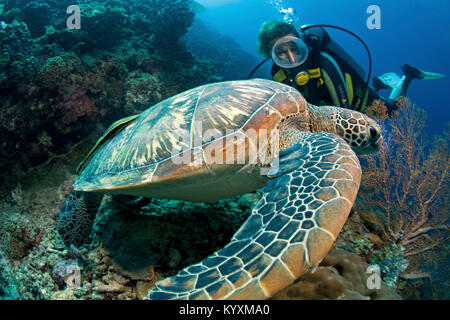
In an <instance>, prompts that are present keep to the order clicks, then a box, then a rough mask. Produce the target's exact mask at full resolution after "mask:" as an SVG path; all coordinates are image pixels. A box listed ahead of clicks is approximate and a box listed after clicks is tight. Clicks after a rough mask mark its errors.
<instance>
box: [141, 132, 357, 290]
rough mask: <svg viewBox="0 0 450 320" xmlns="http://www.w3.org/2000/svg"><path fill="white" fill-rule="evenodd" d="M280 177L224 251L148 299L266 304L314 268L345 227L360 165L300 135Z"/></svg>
mask: <svg viewBox="0 0 450 320" xmlns="http://www.w3.org/2000/svg"><path fill="white" fill-rule="evenodd" d="M294 140H295V143H296V144H295V145H292V146H291V147H289V148H287V149H285V150H283V151H282V152H280V162H279V163H280V165H279V168H278V172H277V173H276V174H275V175H274V176H273V179H272V180H271V181H270V182H269V183H268V184H267V185H266V187H265V188H264V190H263V191H264V195H263V197H262V198H261V200H260V202H259V203H258V204H257V206H256V207H255V208H254V209H253V212H252V214H251V215H250V217H249V218H248V220H247V221H246V222H245V223H244V224H243V225H242V227H241V228H240V229H239V230H238V231H237V232H236V234H235V235H234V236H233V238H232V240H231V242H230V243H229V244H228V245H227V246H225V248H223V249H222V250H219V251H217V252H215V253H214V254H213V255H211V256H209V257H208V258H207V259H205V260H203V261H202V262H200V263H198V264H195V265H192V266H190V267H187V268H185V269H183V270H181V271H180V272H179V273H178V274H177V275H175V276H172V277H169V278H166V279H164V280H162V281H159V282H158V283H156V287H155V288H153V289H152V290H151V291H150V292H149V294H148V296H147V298H149V299H265V298H268V297H271V296H272V295H273V294H275V293H276V292H277V291H279V290H281V289H283V288H285V287H286V286H288V285H289V284H290V283H292V282H293V281H294V280H295V279H297V278H298V277H300V276H301V275H302V274H303V273H305V272H306V271H307V270H308V269H309V268H312V267H314V266H316V265H318V264H319V262H320V261H321V260H322V259H323V258H324V257H325V255H326V254H327V252H328V250H329V249H330V248H331V246H332V244H333V242H334V240H335V238H336V236H337V235H338V233H339V231H340V230H341V228H342V226H343V225H344V223H345V221H346V219H347V216H348V214H349V212H350V209H351V207H352V204H353V202H354V200H355V198H356V194H357V192H358V188H359V183H360V179H361V168H360V165H359V161H358V158H357V157H356V155H355V153H354V152H353V151H352V150H351V148H350V146H349V145H348V144H347V143H346V142H345V141H344V140H343V139H341V138H340V137H338V136H336V135H333V134H329V133H306V132H299V133H298V134H297V135H296V137H295V139H294Z"/></svg>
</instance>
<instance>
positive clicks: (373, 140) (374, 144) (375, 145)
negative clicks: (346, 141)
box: [368, 123, 383, 152]
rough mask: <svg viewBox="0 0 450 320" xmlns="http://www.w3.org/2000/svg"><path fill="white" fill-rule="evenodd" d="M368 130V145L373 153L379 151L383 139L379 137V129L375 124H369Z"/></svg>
mask: <svg viewBox="0 0 450 320" xmlns="http://www.w3.org/2000/svg"><path fill="white" fill-rule="evenodd" d="M368 129H369V144H370V147H371V149H372V150H373V152H376V151H378V150H380V148H381V146H382V145H383V137H382V135H381V129H380V128H379V127H378V126H377V125H376V124H375V123H371V124H369V126H368Z"/></svg>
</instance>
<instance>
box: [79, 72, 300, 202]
mask: <svg viewBox="0 0 450 320" xmlns="http://www.w3.org/2000/svg"><path fill="white" fill-rule="evenodd" d="M302 112H306V101H305V100H304V99H303V97H302V96H301V95H300V94H299V93H298V91H296V90H295V89H292V88H291V87H289V86H287V85H284V84H280V83H278V82H274V81H270V80H263V79H254V80H245V81H228V82H218V83H213V84H208V85H203V86H200V87H197V88H194V89H191V90H188V91H185V92H183V93H180V94H178V95H175V96H173V97H171V98H168V99H166V100H164V101H161V102H159V103H158V104H156V105H154V106H152V107H150V108H149V109H147V110H146V111H144V112H142V113H141V114H140V115H139V117H138V118H137V119H136V120H135V121H134V122H132V123H131V124H129V125H128V126H127V127H125V128H124V129H123V130H122V131H120V132H119V133H118V134H117V135H116V136H115V137H113V138H112V139H111V140H109V141H108V142H107V143H105V144H104V145H103V146H102V147H101V148H100V149H99V150H98V151H97V152H96V153H95V154H94V156H93V157H92V159H91V160H90V162H89V163H88V165H87V166H86V168H85V169H84V170H83V171H82V172H81V174H80V175H79V177H78V178H77V180H76V181H75V183H74V188H75V190H81V191H98V192H111V193H121V194H130V195H138V196H152V197H155V196H158V197H167V198H178V199H180V196H179V195H180V194H186V197H184V199H187V200H193V201H195V200H196V199H194V198H195V196H194V197H193V196H192V195H187V194H197V193H196V192H197V191H195V192H194V191H192V192H189V190H194V189H195V188H194V187H198V186H203V187H204V186H207V185H213V184H217V181H218V180H220V179H223V178H226V177H230V176H233V175H236V174H237V175H239V173H242V172H246V173H247V175H248V172H249V171H251V170H254V168H255V167H258V166H261V164H262V162H263V160H264V158H265V157H266V158H267V152H269V151H268V146H267V145H266V146H258V149H257V152H258V155H259V160H258V163H252V164H249V163H248V162H249V161H248V159H249V156H250V154H251V152H250V151H251V150H256V149H250V148H251V147H252V146H253V147H254V145H255V140H254V139H253V140H252V139H250V138H249V136H250V135H249V134H248V132H253V133H255V132H256V135H257V136H259V135H260V132H263V131H262V130H261V129H266V131H267V130H270V129H274V128H277V127H278V126H279V124H280V122H281V120H282V119H283V118H284V117H286V116H289V115H291V114H298V113H302ZM252 130H253V131H252ZM241 147H242V148H243V149H239V148H241ZM244 149H245V150H246V152H245V153H241V154H245V156H243V157H244V158H243V159H240V158H239V157H236V161H235V162H233V163H231V164H230V163H229V161H222V162H220V161H217V157H218V156H219V154H220V156H222V157H223V159H225V158H224V157H225V155H226V154H227V152H228V154H229V153H233V154H235V155H237V152H238V151H239V150H244ZM212 157H216V158H215V159H216V161H212ZM261 159H262V160H261ZM258 179H259V180H261V179H262V180H261V181H257V180H258ZM258 179H257V180H254V179H253V180H254V181H253V182H251V181H247V182H244V183H240V185H245V187H244V188H243V189H245V190H241V188H235V190H234V192H233V193H235V194H238V193H242V192H245V191H246V190H247V189H255V188H257V187H260V186H262V185H264V183H265V182H264V181H263V180H264V179H263V178H261V177H260V178H258ZM253 184H255V186H253ZM227 186H228V187H230V186H229V185H227V184H226V183H225V185H223V186H221V188H222V189H223V188H225V189H226V188H227ZM182 188H185V190H184V191H183V190H182ZM206 189H207V190H211V191H210V193H211V195H210V196H209V198H217V199H219V198H223V195H222V196H217V197H215V196H214V194H215V193H217V191H215V190H213V189H211V188H206ZM203 190H205V188H203ZM219 193H220V192H219ZM181 199H183V197H181ZM197 200H199V201H207V200H205V197H204V196H202V197H200V198H199V199H197Z"/></svg>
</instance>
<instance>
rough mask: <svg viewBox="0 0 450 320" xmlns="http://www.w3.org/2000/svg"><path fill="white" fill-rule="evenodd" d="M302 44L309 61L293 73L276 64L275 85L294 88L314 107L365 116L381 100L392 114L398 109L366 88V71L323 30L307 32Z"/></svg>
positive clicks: (273, 73) (294, 69) (273, 71)
mask: <svg viewBox="0 0 450 320" xmlns="http://www.w3.org/2000/svg"><path fill="white" fill-rule="evenodd" d="M302 40H303V41H304V42H305V43H306V45H307V46H308V49H309V55H308V58H307V60H306V61H305V62H304V63H303V64H302V65H301V66H299V67H295V68H292V69H283V68H280V67H279V66H278V65H276V64H274V65H273V67H272V71H271V73H272V77H273V79H274V80H275V81H278V82H283V83H286V84H289V85H291V86H294V87H295V88H296V89H298V90H299V91H300V93H302V95H303V96H304V97H305V98H306V100H307V101H308V102H310V103H312V104H315V105H335V106H339V107H343V108H348V109H353V110H358V111H361V112H364V111H365V109H366V107H367V105H369V104H371V103H372V102H373V101H374V100H376V99H382V100H383V101H384V102H385V103H386V106H387V107H388V110H389V111H390V112H392V111H393V110H395V109H396V103H395V101H393V100H390V99H385V98H383V97H382V96H380V95H378V93H377V92H376V91H375V90H374V89H373V88H371V87H369V88H367V87H366V82H365V78H366V75H365V72H364V70H363V69H362V68H361V66H360V65H359V64H358V63H357V62H356V61H355V60H354V59H353V58H352V57H351V56H350V55H349V54H348V53H347V52H346V51H345V50H344V49H343V48H342V47H341V46H339V45H338V44H337V43H336V42H335V41H333V40H332V39H331V37H330V36H329V34H328V33H327V32H326V31H325V30H324V29H323V28H321V27H314V28H310V29H308V30H306V32H305V33H304V34H302Z"/></svg>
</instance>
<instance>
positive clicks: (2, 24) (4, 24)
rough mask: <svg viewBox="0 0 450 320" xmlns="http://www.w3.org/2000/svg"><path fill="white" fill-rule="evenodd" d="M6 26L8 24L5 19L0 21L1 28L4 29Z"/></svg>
mask: <svg viewBox="0 0 450 320" xmlns="http://www.w3.org/2000/svg"><path fill="white" fill-rule="evenodd" d="M7 26H8V24H7V23H6V22H5V21H0V27H1V28H2V29H5V28H6V27H7Z"/></svg>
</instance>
